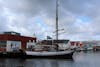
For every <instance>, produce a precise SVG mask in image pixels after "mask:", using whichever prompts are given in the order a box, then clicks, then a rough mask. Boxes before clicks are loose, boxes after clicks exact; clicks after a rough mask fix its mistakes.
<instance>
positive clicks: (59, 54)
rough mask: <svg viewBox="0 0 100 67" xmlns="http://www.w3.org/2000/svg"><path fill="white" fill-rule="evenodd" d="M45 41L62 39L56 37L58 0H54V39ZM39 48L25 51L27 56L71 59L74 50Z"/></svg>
mask: <svg viewBox="0 0 100 67" xmlns="http://www.w3.org/2000/svg"><path fill="white" fill-rule="evenodd" d="M47 41H51V42H52V41H58V42H61V41H62V40H59V39H58V0H56V39H55V40H47ZM63 42H64V41H63ZM69 42H70V41H69V40H68V41H67V43H66V45H67V44H68V43H69ZM34 44H35V43H34ZM59 44H61V43H59ZM52 45H55V44H52ZM56 45H58V43H57V42H56ZM31 46H32V45H31ZM38 48H39V46H38ZM57 48H58V47H57ZM40 49H41V48H39V50H38V51H36V50H34V51H32V50H28V51H25V53H26V56H27V58H57V59H62V58H63V59H65V58H66V59H72V58H73V53H74V51H73V50H70V49H63V50H56V51H45V50H40Z"/></svg>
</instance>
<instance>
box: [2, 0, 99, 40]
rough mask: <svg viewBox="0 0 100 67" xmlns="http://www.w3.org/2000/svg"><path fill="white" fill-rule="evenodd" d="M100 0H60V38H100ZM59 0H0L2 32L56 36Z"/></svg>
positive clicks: (39, 36)
mask: <svg viewBox="0 0 100 67" xmlns="http://www.w3.org/2000/svg"><path fill="white" fill-rule="evenodd" d="M99 6H100V0H59V29H64V30H63V31H59V38H60V39H70V40H100V7H99ZM55 7H56V0H0V32H4V31H15V32H19V33H21V34H22V35H26V36H33V35H34V34H35V36H37V38H40V39H45V38H46V36H51V37H53V38H55V33H54V31H55V10H56V9H55Z"/></svg>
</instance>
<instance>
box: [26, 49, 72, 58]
mask: <svg viewBox="0 0 100 67" xmlns="http://www.w3.org/2000/svg"><path fill="white" fill-rule="evenodd" d="M73 53H74V51H58V52H33V51H26V55H27V58H52V59H73Z"/></svg>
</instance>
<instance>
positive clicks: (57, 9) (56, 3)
mask: <svg viewBox="0 0 100 67" xmlns="http://www.w3.org/2000/svg"><path fill="white" fill-rule="evenodd" d="M56 40H58V0H56Z"/></svg>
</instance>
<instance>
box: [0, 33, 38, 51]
mask: <svg viewBox="0 0 100 67" xmlns="http://www.w3.org/2000/svg"><path fill="white" fill-rule="evenodd" d="M29 41H31V42H33V41H35V42H36V37H27V36H21V35H20V33H16V32H4V33H2V34H0V51H13V50H16V49H23V50H25V49H26V45H27V42H29Z"/></svg>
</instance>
